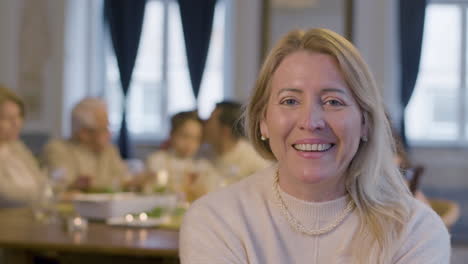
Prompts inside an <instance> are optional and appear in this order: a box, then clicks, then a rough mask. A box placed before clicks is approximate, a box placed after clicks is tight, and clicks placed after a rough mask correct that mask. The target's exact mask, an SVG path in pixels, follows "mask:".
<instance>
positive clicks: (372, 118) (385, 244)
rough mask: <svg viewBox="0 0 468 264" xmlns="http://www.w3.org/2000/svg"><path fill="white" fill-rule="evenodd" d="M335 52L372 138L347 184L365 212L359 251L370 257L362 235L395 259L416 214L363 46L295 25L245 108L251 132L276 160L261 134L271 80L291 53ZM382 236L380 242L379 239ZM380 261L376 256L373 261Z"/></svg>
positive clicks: (256, 144) (384, 255)
mask: <svg viewBox="0 0 468 264" xmlns="http://www.w3.org/2000/svg"><path fill="white" fill-rule="evenodd" d="M302 50H305V51H310V52H318V53H323V54H327V55H330V56H332V57H334V58H335V59H336V61H337V63H338V65H339V68H340V70H341V73H342V75H343V77H344V79H345V81H346V83H347V85H348V87H349V88H350V90H351V92H352V94H353V96H354V98H355V99H356V101H357V102H358V105H359V107H360V110H361V112H362V114H363V116H364V120H365V123H366V126H367V128H368V141H367V142H362V143H361V144H360V146H359V148H358V151H357V153H356V155H355V156H354V158H353V160H352V161H351V163H350V165H349V167H348V171H347V176H346V180H345V182H346V190H347V192H348V193H349V195H350V196H351V198H352V199H353V201H354V203H355V204H356V209H357V213H358V215H359V218H360V220H361V221H360V223H361V224H360V230H359V235H358V236H356V237H355V239H356V241H360V243H354V244H359V245H360V246H359V247H358V246H356V247H355V251H354V256H355V257H356V258H357V259H358V260H359V263H366V262H368V261H369V260H368V257H369V256H366V255H365V252H363V249H366V247H363V246H362V245H363V244H362V241H367V242H368V243H369V247H367V249H369V248H370V247H371V246H377V247H378V252H379V254H378V263H387V262H389V261H390V260H391V258H392V255H393V253H394V250H395V247H396V245H397V241H398V239H399V237H400V234H401V232H402V229H403V226H404V224H405V222H406V221H407V219H408V218H409V214H410V206H409V202H408V201H409V199H410V197H411V196H410V193H409V191H408V189H407V187H406V185H405V183H404V181H403V178H402V176H401V175H400V172H399V170H398V168H397V166H396V165H395V164H394V162H393V158H392V157H393V152H394V141H393V138H392V133H391V129H390V124H389V122H388V119H387V118H386V116H385V110H384V107H383V101H382V97H381V94H380V90H379V89H378V87H377V85H376V83H375V81H374V78H373V77H372V74H371V73H370V71H369V69H368V66H367V64H366V63H365V62H364V60H363V59H362V57H361V55H360V54H359V52H358V50H357V49H356V48H355V47H354V46H353V45H352V44H351V43H350V42H349V41H347V40H346V39H345V38H343V37H341V36H340V35H338V34H337V33H335V32H333V31H330V30H327V29H320V28H318V29H310V30H308V31H300V30H295V31H292V32H290V33H288V34H287V35H286V36H285V37H284V38H283V39H281V40H280V42H279V43H278V44H277V45H276V46H275V47H274V48H273V50H272V51H271V52H270V54H269V55H268V57H267V58H266V60H265V62H264V64H263V66H262V68H261V71H260V74H259V77H258V79H257V81H256V84H255V88H254V90H253V93H252V96H251V98H250V100H249V102H248V104H247V107H246V112H245V122H246V125H245V128H246V134H247V135H248V137H249V139H250V140H251V142H252V144H253V145H254V147H255V148H256V150H257V151H258V152H259V153H260V154H261V155H262V156H263V157H265V158H267V159H270V160H276V158H275V156H274V154H273V152H272V151H271V148H270V146H269V144H268V142H267V141H262V140H261V139H260V137H261V132H260V122H261V121H262V119H263V118H264V117H265V113H266V109H267V106H268V99H269V97H270V93H271V88H270V81H271V79H272V76H273V74H274V73H275V71H276V69H277V68H278V66H279V65H280V63H281V62H282V61H283V59H284V58H285V57H287V56H288V55H290V54H292V53H294V52H297V51H302ZM375 242H377V243H375ZM373 263H375V262H373Z"/></svg>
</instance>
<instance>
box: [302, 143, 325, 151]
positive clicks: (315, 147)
mask: <svg viewBox="0 0 468 264" xmlns="http://www.w3.org/2000/svg"><path fill="white" fill-rule="evenodd" d="M331 147H332V144H295V145H294V148H295V149H297V150H301V151H326V150H328V149H330V148H331Z"/></svg>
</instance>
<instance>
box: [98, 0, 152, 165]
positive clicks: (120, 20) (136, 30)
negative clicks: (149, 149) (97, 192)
mask: <svg viewBox="0 0 468 264" xmlns="http://www.w3.org/2000/svg"><path fill="white" fill-rule="evenodd" d="M145 4H146V0H105V2H104V15H105V18H106V21H107V24H108V27H109V31H110V35H111V38H112V45H113V47H114V52H115V56H116V58H117V64H118V67H119V73H120V82H121V85H122V90H123V95H124V98H123V113H122V125H121V127H120V133H119V139H118V144H119V149H120V154H121V155H122V158H124V159H127V158H130V157H131V147H130V146H131V144H130V137H129V132H128V130H127V117H126V113H127V94H128V91H129V87H130V81H131V79H132V72H133V67H134V66H135V59H136V56H137V53H138V45H139V43H140V35H141V30H142V25H143V17H144V13H145Z"/></svg>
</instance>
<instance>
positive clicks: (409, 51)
mask: <svg viewBox="0 0 468 264" xmlns="http://www.w3.org/2000/svg"><path fill="white" fill-rule="evenodd" d="M399 14H400V17H399V20H400V21H399V22H400V23H399V31H400V62H401V67H400V69H401V75H400V76H401V84H400V85H401V105H402V107H403V113H404V110H405V109H406V106H407V105H408V102H409V101H410V98H411V95H412V94H413V90H414V86H415V84H416V80H417V78H418V72H419V61H420V58H421V45H422V39H423V31H424V18H425V15H426V0H400V1H399ZM400 133H401V139H402V141H403V144H404V146H405V147H406V148H407V147H408V142H407V139H406V135H405V116H404V114H403V117H402V119H401V128H400Z"/></svg>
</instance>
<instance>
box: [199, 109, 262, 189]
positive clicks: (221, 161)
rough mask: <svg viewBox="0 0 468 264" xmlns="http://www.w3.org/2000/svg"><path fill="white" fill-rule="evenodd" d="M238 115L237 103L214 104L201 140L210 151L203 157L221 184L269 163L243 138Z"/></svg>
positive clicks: (237, 178) (239, 115) (255, 170)
mask: <svg viewBox="0 0 468 264" xmlns="http://www.w3.org/2000/svg"><path fill="white" fill-rule="evenodd" d="M241 116H242V106H241V105H240V104H239V103H237V102H233V101H223V102H220V103H218V104H216V107H215V109H214V110H213V112H212V113H211V115H210V117H209V119H208V120H207V121H206V123H205V127H204V128H205V130H204V139H205V141H206V142H207V143H208V144H209V145H210V146H211V150H212V152H211V153H209V154H208V155H207V156H208V157H209V159H210V160H211V161H212V162H213V163H214V165H215V167H216V169H217V170H218V172H219V175H220V178H221V179H220V181H221V184H222V185H228V184H231V183H234V182H237V181H239V180H241V179H243V178H245V177H247V176H249V175H250V174H252V173H255V172H257V171H259V170H261V169H263V168H265V167H267V166H268V165H269V164H270V163H269V162H268V161H266V160H265V159H264V158H262V157H261V156H260V155H259V154H258V153H257V151H256V150H255V149H254V148H253V147H252V145H251V144H250V142H248V141H247V140H246V139H245V138H244V136H243V133H242V123H241V120H240V119H241Z"/></svg>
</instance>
